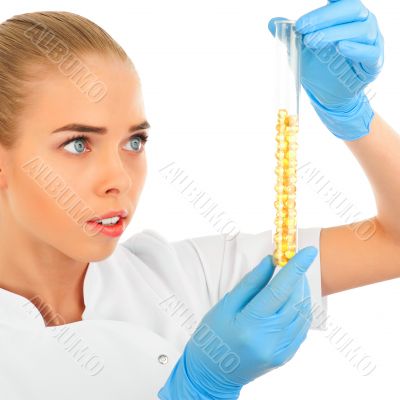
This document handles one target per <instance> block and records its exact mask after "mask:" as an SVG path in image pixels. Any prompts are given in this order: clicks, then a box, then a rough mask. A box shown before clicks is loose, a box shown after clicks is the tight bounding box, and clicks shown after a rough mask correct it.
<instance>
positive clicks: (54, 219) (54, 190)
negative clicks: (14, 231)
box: [8, 158, 79, 247]
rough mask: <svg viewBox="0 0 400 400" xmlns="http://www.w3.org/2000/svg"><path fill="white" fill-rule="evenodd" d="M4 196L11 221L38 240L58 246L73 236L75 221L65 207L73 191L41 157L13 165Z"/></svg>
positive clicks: (71, 201)
mask: <svg viewBox="0 0 400 400" xmlns="http://www.w3.org/2000/svg"><path fill="white" fill-rule="evenodd" d="M8 196H9V202H10V208H11V210H12V215H13V216H14V218H15V220H17V221H18V223H19V224H20V225H21V226H23V227H24V228H25V229H26V230H28V231H30V232H32V234H33V235H35V236H37V237H39V238H40V239H41V240H43V241H45V242H48V243H51V244H53V245H55V246H56V247H59V246H58V245H60V246H61V245H62V240H65V238H67V237H68V236H69V235H70V236H71V237H74V236H75V235H74V234H73V232H74V233H75V234H76V230H77V228H79V224H78V222H76V221H74V218H73V216H71V215H70V214H72V213H69V209H70V208H71V207H72V206H73V205H74V204H75V203H77V201H78V200H79V199H78V196H77V194H76V191H75V190H74V188H71V187H70V186H69V185H68V184H67V182H66V181H65V179H64V177H61V176H60V175H59V174H57V173H56V172H55V171H54V170H52V169H51V167H50V165H49V164H46V162H44V161H43V159H39V158H37V159H32V160H30V161H29V162H28V163H20V164H19V165H14V166H13V168H12V170H11V171H10V174H9V179H8ZM57 242H60V243H57Z"/></svg>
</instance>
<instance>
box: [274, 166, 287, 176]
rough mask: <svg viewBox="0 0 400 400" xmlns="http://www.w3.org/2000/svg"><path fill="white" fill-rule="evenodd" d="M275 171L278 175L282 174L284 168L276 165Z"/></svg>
mask: <svg viewBox="0 0 400 400" xmlns="http://www.w3.org/2000/svg"><path fill="white" fill-rule="evenodd" d="M275 173H276V175H278V176H283V175H284V173H285V168H283V167H280V166H278V167H276V168H275Z"/></svg>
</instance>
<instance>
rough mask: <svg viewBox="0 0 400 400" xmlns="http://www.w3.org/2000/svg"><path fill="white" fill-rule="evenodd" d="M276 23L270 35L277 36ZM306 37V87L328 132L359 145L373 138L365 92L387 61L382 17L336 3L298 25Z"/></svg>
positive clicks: (355, 2)
mask: <svg viewBox="0 0 400 400" xmlns="http://www.w3.org/2000/svg"><path fill="white" fill-rule="evenodd" d="M277 19H285V18H272V19H271V20H270V22H269V24H268V27H269V30H270V31H271V33H272V34H275V23H274V21H275V20H277ZM296 30H297V31H298V32H299V33H301V34H302V49H301V63H302V72H301V84H302V86H303V88H304V90H305V91H306V93H307V94H308V96H309V98H310V99H311V103H312V105H313V107H314V109H315V110H316V112H317V114H318V115H319V117H320V119H321V120H322V122H323V123H324V124H325V126H326V127H327V128H328V129H329V130H330V131H331V132H332V133H333V134H334V135H335V136H337V137H339V138H340V139H343V140H347V141H353V140H356V139H359V138H361V137H363V136H365V135H367V134H368V133H369V131H370V124H371V121H372V118H373V116H374V112H373V110H372V108H371V105H370V103H369V100H368V98H367V96H366V94H365V93H364V89H365V87H366V86H367V85H368V84H369V83H371V82H372V81H373V80H375V79H376V77H377V76H378V74H379V72H380V71H381V69H382V66H383V61H384V45H383V37H382V35H381V32H380V30H379V27H378V24H377V21H376V17H375V15H374V14H372V13H371V12H370V11H369V10H368V9H367V8H366V7H365V6H364V5H363V4H362V3H361V1H359V0H331V1H329V2H328V5H326V6H324V7H321V8H318V9H316V10H314V11H311V12H309V13H307V14H305V15H303V16H302V17H301V18H299V19H298V20H297V21H296Z"/></svg>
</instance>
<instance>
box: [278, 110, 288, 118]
mask: <svg viewBox="0 0 400 400" xmlns="http://www.w3.org/2000/svg"><path fill="white" fill-rule="evenodd" d="M286 116H287V111H286V110H285V109H284V108H280V109H279V110H278V117H279V118H286Z"/></svg>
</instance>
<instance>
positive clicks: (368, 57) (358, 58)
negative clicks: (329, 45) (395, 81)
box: [337, 34, 384, 75]
mask: <svg viewBox="0 0 400 400" xmlns="http://www.w3.org/2000/svg"><path fill="white" fill-rule="evenodd" d="M337 50H338V52H339V53H340V54H341V55H343V56H344V57H346V58H349V59H351V60H352V61H354V62H358V63H361V64H362V67H363V69H364V70H365V72H367V73H368V74H371V75H377V74H378V73H379V72H380V70H381V69H382V67H383V63H384V50H383V38H382V36H381V35H380V34H379V37H378V39H377V42H376V45H375V46H371V45H368V44H363V43H357V42H353V41H350V40H343V41H341V42H339V43H338V44H337Z"/></svg>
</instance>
